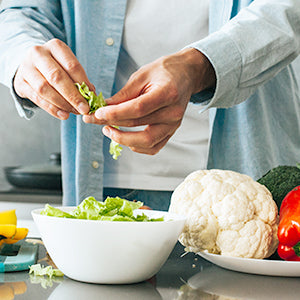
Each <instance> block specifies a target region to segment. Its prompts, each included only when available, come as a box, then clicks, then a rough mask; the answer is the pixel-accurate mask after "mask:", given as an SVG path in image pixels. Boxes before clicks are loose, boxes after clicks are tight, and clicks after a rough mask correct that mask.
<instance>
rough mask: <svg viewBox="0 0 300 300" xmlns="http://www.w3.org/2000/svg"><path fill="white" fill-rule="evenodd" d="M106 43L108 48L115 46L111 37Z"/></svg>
mask: <svg viewBox="0 0 300 300" xmlns="http://www.w3.org/2000/svg"><path fill="white" fill-rule="evenodd" d="M105 43H106V45H107V46H112V45H113V44H114V40H113V39H112V38H111V37H109V38H107V39H106V41H105Z"/></svg>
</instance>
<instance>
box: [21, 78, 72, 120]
mask: <svg viewBox="0 0 300 300" xmlns="http://www.w3.org/2000/svg"><path fill="white" fill-rule="evenodd" d="M21 90H22V93H21V94H20V96H21V97H24V98H25V95H31V101H32V102H34V103H35V104H36V105H38V106H39V107H41V108H42V109H43V110H45V111H46V112H47V113H49V114H50V115H52V116H53V117H55V118H58V119H60V120H66V119H68V117H69V112H67V111H64V110H61V109H60V108H59V107H57V106H56V105H54V104H51V103H49V102H48V101H47V100H45V99H43V98H42V97H40V96H39V95H38V94H37V93H36V92H35V90H34V89H33V88H31V86H30V85H29V84H28V83H27V82H25V81H24V82H23V84H22V87H21ZM23 93H24V94H23Z"/></svg>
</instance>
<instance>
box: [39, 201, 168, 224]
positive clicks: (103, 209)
mask: <svg viewBox="0 0 300 300" xmlns="http://www.w3.org/2000/svg"><path fill="white" fill-rule="evenodd" d="M142 206H143V202H141V201H136V202H135V201H129V200H126V199H122V198H120V197H107V198H106V199H105V201H104V202H100V201H97V200H96V199H95V198H94V197H87V198H85V199H84V200H83V201H82V202H81V203H80V204H79V205H78V206H77V207H75V208H74V209H73V210H72V211H70V212H69V213H66V212H63V211H62V210H60V209H58V208H54V207H52V206H50V205H49V204H46V206H45V209H44V210H43V211H42V212H41V214H43V215H47V216H53V217H59V218H76V219H85V220H100V221H128V222H155V221H164V218H163V217H161V218H154V219H152V218H149V217H148V216H146V215H145V214H143V213H142V214H140V215H136V216H135V215H134V213H133V212H134V210H136V209H139V208H140V207H142Z"/></svg>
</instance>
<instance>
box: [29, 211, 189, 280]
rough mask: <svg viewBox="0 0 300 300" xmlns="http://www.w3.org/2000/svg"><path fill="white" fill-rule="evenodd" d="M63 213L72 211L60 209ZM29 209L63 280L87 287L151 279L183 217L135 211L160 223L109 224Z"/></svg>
mask: <svg viewBox="0 0 300 300" xmlns="http://www.w3.org/2000/svg"><path fill="white" fill-rule="evenodd" d="M60 209H62V210H64V211H70V210H73V209H74V207H60ZM41 210H42V209H36V210H34V211H32V216H33V219H34V221H35V223H36V225H37V228H38V230H39V232H40V234H41V238H42V240H43V242H44V245H45V247H46V249H47V251H48V253H49V255H50V257H51V258H52V260H53V262H54V263H55V264H56V266H57V267H58V268H59V269H60V270H61V271H62V272H63V273H64V274H65V275H66V276H68V277H70V278H72V279H75V280H79V281H84V282H92V283H103V284H127V283H136V282H140V281H143V280H146V279H148V278H150V277H152V276H153V275H155V274H156V273H157V272H158V271H159V270H160V268H161V267H162V265H163V264H164V263H165V262H166V260H167V258H168V257H169V255H170V253H171V251H172V250H173V248H174V246H175V244H176V242H177V239H178V237H179V235H180V233H181V231H182V229H183V226H184V223H185V217H183V216H178V215H175V214H171V213H168V212H163V211H151V210H138V212H139V214H140V213H145V214H146V215H148V216H150V217H153V218H158V217H161V216H162V215H163V216H164V219H165V220H164V221H163V222H111V221H94V220H79V219H68V218H57V217H49V216H44V215H41V214H40V212H41Z"/></svg>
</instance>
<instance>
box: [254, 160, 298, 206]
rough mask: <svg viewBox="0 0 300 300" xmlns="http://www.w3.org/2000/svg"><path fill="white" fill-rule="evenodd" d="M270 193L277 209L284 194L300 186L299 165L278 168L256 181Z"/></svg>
mask: <svg viewBox="0 0 300 300" xmlns="http://www.w3.org/2000/svg"><path fill="white" fill-rule="evenodd" d="M257 182H259V183H260V184H263V185H264V186H266V187H267V188H268V190H269V191H270V192H271V194H272V196H273V199H274V201H275V202H276V204H277V206H278V209H280V206H281V202H282V200H283V198H284V197H285V196H286V194H287V193H288V192H289V191H291V190H292V189H293V188H294V187H296V186H298V185H300V164H297V166H278V167H275V168H273V169H271V170H270V171H269V172H267V173H266V174H265V175H264V176H262V177H261V178H260V179H258V180H257Z"/></svg>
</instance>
